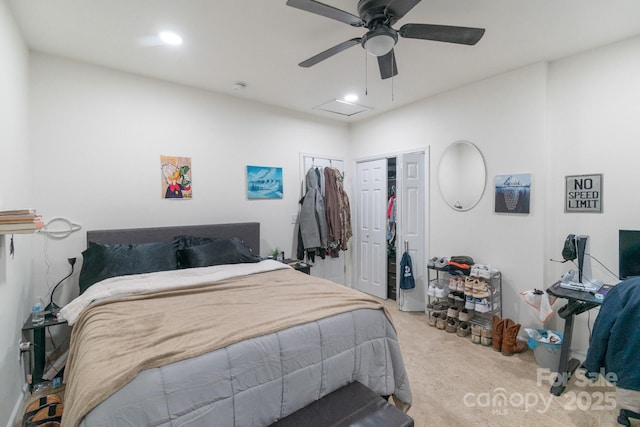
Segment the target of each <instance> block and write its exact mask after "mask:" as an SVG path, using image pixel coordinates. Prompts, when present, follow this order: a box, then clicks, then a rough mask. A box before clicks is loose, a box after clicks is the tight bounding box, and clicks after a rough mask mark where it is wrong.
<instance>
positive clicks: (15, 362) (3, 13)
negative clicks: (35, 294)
mask: <svg viewBox="0 0 640 427" xmlns="http://www.w3.org/2000/svg"><path fill="white" fill-rule="evenodd" d="M28 61H29V54H28V50H27V48H26V45H25V44H24V42H23V40H22V38H21V36H20V33H19V31H18V29H17V28H16V26H15V22H14V20H13V16H12V15H11V13H10V12H9V10H8V9H7V5H6V3H5V2H0V64H2V78H0V159H1V160H2V176H3V185H2V186H0V209H15V208H22V207H29V206H31V205H32V204H33V191H32V190H33V187H32V184H31V175H32V174H31V171H32V167H31V163H30V149H29V139H28V130H27V129H28V126H27V118H28V112H27V109H28V104H27V102H28V68H29V67H28ZM33 238H34V236H32V235H18V234H16V235H15V237H14V246H15V256H14V257H11V256H10V255H9V245H10V240H11V236H10V235H8V236H4V235H0V313H2V321H1V322H0V378H1V379H2V380H1V381H0V420H1V422H6V421H8V420H9V419H10V418H11V416H12V413H13V412H14V410H17V408H18V404H19V403H21V397H22V385H23V383H24V375H23V368H22V366H21V364H20V358H19V351H18V342H19V341H20V338H21V336H22V333H21V329H22V325H23V323H24V320H25V318H26V316H27V315H28V313H29V305H30V301H31V296H32V291H31V285H32V282H31V275H30V265H31V241H32V239H33Z"/></svg>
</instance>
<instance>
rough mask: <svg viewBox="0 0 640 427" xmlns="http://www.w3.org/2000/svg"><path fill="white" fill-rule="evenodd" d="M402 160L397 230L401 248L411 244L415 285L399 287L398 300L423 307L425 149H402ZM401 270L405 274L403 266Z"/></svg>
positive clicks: (412, 308)
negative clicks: (409, 287) (409, 151)
mask: <svg viewBox="0 0 640 427" xmlns="http://www.w3.org/2000/svg"><path fill="white" fill-rule="evenodd" d="M399 163H400V165H401V166H400V170H401V173H400V177H401V180H400V182H401V184H400V195H399V197H398V198H399V199H400V203H399V212H398V216H399V219H400V221H399V222H398V226H399V232H398V234H397V237H396V238H397V239H399V240H398V244H397V247H398V251H399V252H400V255H399V257H398V259H400V258H401V257H402V254H403V253H404V251H405V250H406V248H408V249H409V250H408V252H409V255H410V256H411V264H412V267H413V277H414V279H415V282H416V286H415V288H413V289H409V290H403V289H397V293H396V295H397V297H396V302H397V304H398V308H399V309H400V310H401V311H424V309H425V297H424V285H425V283H426V265H425V259H426V255H427V250H426V218H427V217H426V215H427V203H426V200H427V199H426V190H425V189H426V188H427V187H426V179H427V176H428V174H427V173H426V166H425V165H426V161H425V153H423V152H420V153H403V154H402V156H401V157H400V158H399ZM398 274H402V269H400V271H399V273H398Z"/></svg>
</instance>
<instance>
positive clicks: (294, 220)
mask: <svg viewBox="0 0 640 427" xmlns="http://www.w3.org/2000/svg"><path fill="white" fill-rule="evenodd" d="M297 223H298V215H291V224H297Z"/></svg>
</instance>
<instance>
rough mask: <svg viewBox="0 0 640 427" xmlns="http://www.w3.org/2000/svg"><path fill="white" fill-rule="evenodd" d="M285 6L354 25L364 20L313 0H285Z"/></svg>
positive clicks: (360, 23)
mask: <svg viewBox="0 0 640 427" xmlns="http://www.w3.org/2000/svg"><path fill="white" fill-rule="evenodd" d="M287 6H291V7H295V8H297V9H301V10H304V11H307V12H311V13H315V14H316V15H321V16H325V17H327V18H331V19H335V20H336V21H340V22H344V23H345V24H349V25H353V26H354V27H361V26H363V25H364V22H363V21H362V19H360V18H359V17H357V16H355V15H352V14H350V13H349V12H345V11H344V10H340V9H336V8H335V7H333V6H329V5H326V4H324V3H320V2H319V1H315V0H287Z"/></svg>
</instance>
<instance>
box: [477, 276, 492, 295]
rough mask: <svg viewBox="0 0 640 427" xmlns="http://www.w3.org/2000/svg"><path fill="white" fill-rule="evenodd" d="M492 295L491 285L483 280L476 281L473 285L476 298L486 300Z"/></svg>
mask: <svg viewBox="0 0 640 427" xmlns="http://www.w3.org/2000/svg"><path fill="white" fill-rule="evenodd" d="M490 295H491V287H490V286H489V283H488V282H487V281H485V280H483V279H476V280H475V282H474V284H473V296H474V297H475V298H486V297H488V296H490Z"/></svg>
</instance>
